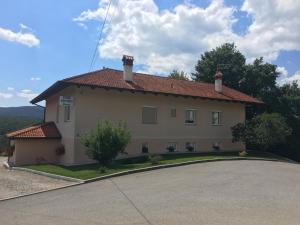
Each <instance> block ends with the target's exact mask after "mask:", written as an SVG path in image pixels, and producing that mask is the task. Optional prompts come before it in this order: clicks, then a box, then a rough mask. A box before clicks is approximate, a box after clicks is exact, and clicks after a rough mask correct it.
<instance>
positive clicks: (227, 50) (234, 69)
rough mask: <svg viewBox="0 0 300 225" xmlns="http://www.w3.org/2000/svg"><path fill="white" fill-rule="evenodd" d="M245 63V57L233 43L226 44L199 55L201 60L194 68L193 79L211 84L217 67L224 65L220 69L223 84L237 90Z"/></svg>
mask: <svg viewBox="0 0 300 225" xmlns="http://www.w3.org/2000/svg"><path fill="white" fill-rule="evenodd" d="M245 62H246V58H245V56H243V54H242V53H241V52H240V51H238V50H237V48H236V46H235V45H234V44H233V43H232V44H231V43H226V44H223V45H222V46H220V47H217V48H215V49H213V50H211V51H209V52H205V53H204V54H203V55H201V59H200V60H198V62H197V64H196V66H195V71H196V72H195V73H193V74H192V75H193V79H194V80H195V81H203V82H210V83H213V82H214V80H215V78H214V76H215V74H216V71H217V66H218V65H219V64H225V65H224V67H223V69H222V73H223V83H224V84H225V85H227V86H229V87H233V88H235V89H239V82H240V80H241V79H242V78H243V74H244V70H245V68H244V66H245Z"/></svg>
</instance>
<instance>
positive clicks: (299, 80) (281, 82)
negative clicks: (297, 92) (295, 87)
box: [278, 70, 300, 85]
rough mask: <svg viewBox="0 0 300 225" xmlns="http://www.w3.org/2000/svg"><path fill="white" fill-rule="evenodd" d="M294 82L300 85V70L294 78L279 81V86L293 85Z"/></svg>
mask: <svg viewBox="0 0 300 225" xmlns="http://www.w3.org/2000/svg"><path fill="white" fill-rule="evenodd" d="M294 81H296V82H297V83H298V84H299V85H300V70H299V71H296V73H295V74H294V75H292V76H289V77H285V78H283V79H281V80H279V82H278V83H279V85H283V84H291V83H293V82H294Z"/></svg>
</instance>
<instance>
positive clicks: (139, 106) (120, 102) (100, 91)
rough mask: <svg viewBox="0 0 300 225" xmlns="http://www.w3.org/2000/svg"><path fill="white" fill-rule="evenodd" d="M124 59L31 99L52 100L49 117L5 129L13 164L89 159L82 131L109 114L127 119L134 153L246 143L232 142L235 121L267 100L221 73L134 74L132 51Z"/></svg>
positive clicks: (231, 148)
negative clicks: (198, 76) (208, 77)
mask: <svg viewBox="0 0 300 225" xmlns="http://www.w3.org/2000/svg"><path fill="white" fill-rule="evenodd" d="M123 65H124V70H123V71H119V70H114V69H108V68H104V69H102V70H99V71H95V72H91V73H87V74H83V75H79V76H75V77H71V78H67V79H64V80H62V81H58V82H56V83H55V84H54V85H52V86H51V87H50V88H48V89H47V90H46V91H44V92H43V93H42V94H40V95H39V96H38V97H36V98H35V99H33V100H32V101H31V102H32V103H38V102H40V101H42V100H45V101H46V107H45V123H43V124H40V125H36V126H33V127H29V128H25V129H22V130H19V131H15V132H12V133H10V134H8V135H7V136H8V137H9V138H10V139H11V141H12V143H14V146H15V151H14V154H13V156H12V157H11V158H10V161H11V163H13V164H15V165H22V164H33V163H37V162H39V161H38V160H40V161H41V162H47V163H59V164H63V165H74V164H85V163H91V162H93V161H92V160H91V159H89V158H88V157H87V155H86V154H85V151H86V150H85V147H84V146H83V145H82V143H81V141H80V140H81V136H82V135H84V134H85V133H87V132H89V131H90V130H91V129H93V128H95V127H96V124H97V122H98V121H104V120H111V121H113V122H118V121H121V120H122V121H125V122H126V123H127V126H128V128H129V129H130V131H131V134H132V139H131V141H130V143H129V145H128V146H127V148H126V152H127V153H128V154H129V155H132V156H135V155H140V154H145V153H150V154H151V153H166V152H168V151H172V152H173V151H175V152H187V151H192V152H209V151H240V150H244V149H245V146H244V145H243V144H242V143H239V142H236V143H232V136H231V127H232V126H234V125H236V124H237V123H240V122H241V123H242V122H244V121H245V107H246V105H248V104H261V102H260V101H258V100H257V99H254V98H252V97H250V96H247V95H245V94H243V93H241V92H238V91H235V90H233V89H230V88H228V87H225V86H224V85H222V74H221V73H220V72H218V73H217V74H216V81H215V84H208V83H199V82H194V81H181V80H175V79H170V78H166V77H158V76H153V75H146V74H140V73H134V72H132V67H133V57H129V56H124V57H123ZM65 102H66V103H65ZM50 131H51V132H50ZM43 146H45V147H43ZM61 146H63V148H64V152H63V153H62V154H58V149H60V148H61ZM24 155H26V156H24Z"/></svg>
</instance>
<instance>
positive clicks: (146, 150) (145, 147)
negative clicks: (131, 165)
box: [142, 143, 149, 153]
mask: <svg viewBox="0 0 300 225" xmlns="http://www.w3.org/2000/svg"><path fill="white" fill-rule="evenodd" d="M142 153H149V145H148V143H143V144H142Z"/></svg>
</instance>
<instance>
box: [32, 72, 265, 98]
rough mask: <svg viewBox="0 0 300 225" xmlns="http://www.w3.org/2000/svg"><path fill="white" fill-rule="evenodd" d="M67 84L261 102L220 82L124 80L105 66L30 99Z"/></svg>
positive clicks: (157, 78) (147, 77)
mask: <svg viewBox="0 0 300 225" xmlns="http://www.w3.org/2000/svg"><path fill="white" fill-rule="evenodd" d="M70 85H77V86H89V87H92V88H106V89H119V90H128V91H131V92H142V93H153V94H165V95H175V96H184V97H194V98H204V99H212V100H222V101H231V102H241V103H246V104H262V103H263V102H261V101H260V100H258V99H256V98H253V97H251V96H249V95H246V94H244V93H242V92H239V91H236V90H234V89H231V88H228V87H226V86H225V85H223V91H222V93H218V92H216V91H215V87H214V84H212V83H203V82H195V81H185V80H177V79H172V78H169V77H161V76H155V75H149V74H142V73H133V81H132V82H129V81H126V80H124V78H123V71H121V70H115V69H109V68H105V69H102V70H98V71H94V72H90V73H86V74H82V75H79V76H74V77H70V78H67V79H64V80H61V81H57V82H56V83H55V84H53V85H52V86H51V87H49V88H48V89H47V90H45V91H44V92H43V93H41V94H40V95H39V96H37V97H36V98H34V99H33V100H32V101H31V103H37V102H40V101H42V100H45V99H47V98H48V97H50V96H52V95H53V94H55V93H57V92H58V91H60V90H62V89H64V88H66V87H68V86H70Z"/></svg>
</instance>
